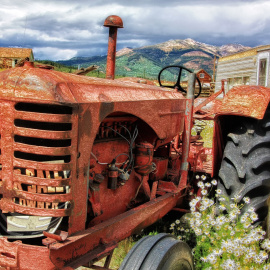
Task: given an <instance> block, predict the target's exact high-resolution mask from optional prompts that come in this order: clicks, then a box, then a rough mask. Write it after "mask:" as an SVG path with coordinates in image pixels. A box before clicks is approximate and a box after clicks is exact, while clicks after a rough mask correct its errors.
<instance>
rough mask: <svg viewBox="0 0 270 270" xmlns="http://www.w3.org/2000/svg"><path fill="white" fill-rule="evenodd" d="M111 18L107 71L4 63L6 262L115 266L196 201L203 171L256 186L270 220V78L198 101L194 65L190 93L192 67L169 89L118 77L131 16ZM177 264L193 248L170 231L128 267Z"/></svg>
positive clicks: (227, 184) (1, 191)
mask: <svg viewBox="0 0 270 270" xmlns="http://www.w3.org/2000/svg"><path fill="white" fill-rule="evenodd" d="M105 26H108V27H109V29H110V35H109V48H108V59H107V75H106V76H107V78H106V79H100V78H91V77H86V76H79V75H74V74H67V73H61V72H57V71H54V70H48V69H44V68H38V67H34V64H33V63H31V62H25V64H24V66H22V67H16V68H12V69H9V70H6V71H3V72H1V73H0V99H1V102H0V109H1V118H0V119H1V129H0V132H1V159H0V163H1V165H0V168H1V170H0V269H12V270H18V269H20V270H31V269H33V270H37V269H40V270H42V269H76V268H77V267H79V266H82V265H88V266H91V267H92V268H94V269H109V261H110V258H111V254H112V251H113V249H114V248H115V247H116V246H117V243H119V242H120V241H122V240H123V239H125V238H127V237H129V236H131V235H133V234H135V233H137V232H140V231H141V230H142V229H143V228H146V227H147V226H149V225H151V224H153V223H154V222H156V221H157V220H159V219H160V218H162V217H163V216H165V215H166V214H167V213H168V212H169V211H171V210H172V209H173V210H175V211H180V212H183V213H185V212H187V211H188V209H187V206H188V202H189V200H190V199H192V197H191V195H190V194H192V193H193V194H196V193H199V192H200V190H197V188H196V176H201V175H204V176H206V177H209V178H215V179H217V180H218V182H219V187H220V188H221V189H222V190H223V191H224V193H225V194H227V195H228V196H235V195H239V196H240V197H241V198H243V196H249V197H250V198H251V205H252V206H254V207H255V208H256V210H257V212H258V214H259V216H260V219H261V220H265V221H266V223H267V220H268V225H267V226H268V229H269V216H268V217H267V214H268V205H269V194H270V192H269V189H270V185H269V183H270V169H269V168H270V166H269V165H270V155H269V152H270V151H269V150H270V117H269V114H270V111H269V108H268V105H269V100H270V89H268V88H265V87H261V86H239V87H235V88H233V89H232V90H230V91H229V92H228V93H227V94H226V95H225V96H224V97H223V99H219V98H217V97H218V96H219V95H221V94H222V90H224V89H222V90H221V91H220V92H217V93H215V94H214V95H212V96H211V97H210V98H208V99H200V98H197V99H196V100H195V102H194V89H195V86H194V85H195V81H196V77H195V74H191V75H190V76H189V84H188V90H187V94H186V96H184V95H183V94H182V93H181V90H184V89H182V87H181V84H180V80H181V73H182V72H183V70H184V68H182V67H174V66H173V67H172V68H174V69H175V68H176V69H178V71H177V72H178V76H176V77H177V79H176V82H175V83H173V84H172V85H171V88H168V87H159V86H154V85H147V84H140V83H134V82H124V81H120V80H114V69H115V68H114V67H115V50H116V35H117V28H119V27H123V23H122V20H121V19H120V18H119V17H117V16H109V17H108V18H107V19H106V21H105ZM170 68H171V67H166V70H165V71H166V72H169V71H168V70H169V69H170ZM165 71H164V70H162V72H165ZM161 77H162V76H161ZM168 86H169V85H168ZM195 120H196V121H202V120H209V121H212V122H213V123H214V131H213V143H212V146H211V147H208V148H206V147H204V145H203V142H202V141H201V139H200V134H199V131H198V134H196V135H191V129H192V127H193V126H194V123H195V125H196V121H195ZM160 246H162V247H163V248H162V249H160ZM106 256H107V260H106V262H105V265H104V267H100V266H99V267H98V266H95V265H94V262H95V261H97V260H99V259H101V258H103V257H106ZM171 265H174V267H175V265H177V267H178V268H173V269H193V263H192V256H191V254H190V251H189V249H188V247H187V246H186V245H185V244H184V243H183V242H180V241H178V240H175V239H174V238H172V237H171V236H169V235H167V234H160V235H158V236H154V237H146V238H144V239H143V240H141V241H140V243H139V245H137V247H136V248H135V249H133V250H132V252H131V254H129V255H128V258H127V259H126V262H125V265H123V266H121V269H125V270H126V269H129V270H130V269H151V270H152V269H153V270H154V269H171Z"/></svg>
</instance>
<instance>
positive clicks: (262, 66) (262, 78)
mask: <svg viewBox="0 0 270 270" xmlns="http://www.w3.org/2000/svg"><path fill="white" fill-rule="evenodd" d="M266 63H267V59H266V58H264V59H260V61H259V80H258V85H261V86H265V85H266Z"/></svg>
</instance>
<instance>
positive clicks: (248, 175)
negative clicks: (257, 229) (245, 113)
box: [218, 110, 270, 229]
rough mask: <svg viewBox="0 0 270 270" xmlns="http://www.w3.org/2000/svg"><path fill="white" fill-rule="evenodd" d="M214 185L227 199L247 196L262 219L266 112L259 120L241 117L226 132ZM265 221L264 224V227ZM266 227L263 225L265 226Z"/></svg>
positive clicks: (268, 171) (269, 155) (268, 164)
mask: <svg viewBox="0 0 270 270" xmlns="http://www.w3.org/2000/svg"><path fill="white" fill-rule="evenodd" d="M219 178H220V181H219V184H218V188H219V189H221V190H222V191H223V194H224V195H226V196H228V197H229V198H233V197H234V198H235V197H236V196H239V199H240V200H241V199H242V198H243V197H245V196H246V197H249V198H250V201H251V202H250V204H248V205H246V207H245V208H244V209H243V210H244V211H246V210H247V208H250V207H254V208H255V210H256V212H257V214H258V215H259V220H260V221H263V220H266V217H267V214H268V206H267V199H268V197H269V195H270V112H269V110H268V112H267V113H266V114H265V117H264V119H263V120H259V121H258V120H252V119H245V120H244V121H242V122H241V124H240V125H238V127H237V128H235V129H234V130H233V131H232V132H231V133H229V134H228V141H227V144H226V147H225V150H224V155H223V161H222V163H221V168H220V171H219ZM268 226H269V224H268V225H267V227H268ZM266 229H267V228H266Z"/></svg>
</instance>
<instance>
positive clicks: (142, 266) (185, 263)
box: [119, 233, 194, 270]
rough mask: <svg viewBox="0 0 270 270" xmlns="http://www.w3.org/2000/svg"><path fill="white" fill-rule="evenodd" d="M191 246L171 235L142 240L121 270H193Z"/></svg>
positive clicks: (159, 235) (149, 237) (126, 259)
mask: <svg viewBox="0 0 270 270" xmlns="http://www.w3.org/2000/svg"><path fill="white" fill-rule="evenodd" d="M193 269H194V265H193V256H192V253H191V250H190V248H189V246H188V245H187V244H186V243H184V242H182V241H179V240H177V239H175V237H173V236H172V235H170V234H165V233H161V234H158V235H154V236H147V237H144V238H142V239H141V240H140V241H139V242H138V243H136V245H135V246H134V247H133V248H132V249H131V250H130V251H129V253H128V255H127V256H126V258H125V259H124V261H123V263H122V264H121V266H120V268H119V270H193Z"/></svg>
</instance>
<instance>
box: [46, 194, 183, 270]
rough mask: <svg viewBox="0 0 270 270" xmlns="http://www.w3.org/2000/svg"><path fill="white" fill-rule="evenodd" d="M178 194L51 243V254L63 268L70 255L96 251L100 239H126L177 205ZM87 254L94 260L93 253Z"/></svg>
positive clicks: (75, 256) (110, 241)
mask: <svg viewBox="0 0 270 270" xmlns="http://www.w3.org/2000/svg"><path fill="white" fill-rule="evenodd" d="M179 197H180V193H178V195H175V194H166V195H164V196H162V197H160V198H158V199H155V200H152V201H150V202H148V203H146V204H144V205H143V206H139V207H137V208H134V209H132V210H130V211H128V212H126V213H123V214H121V215H119V216H117V217H114V218H112V219H111V220H108V221H105V222H103V223H100V224H98V225H96V226H95V227H93V228H90V229H88V230H86V231H85V232H83V233H81V234H77V235H74V236H71V237H69V238H68V239H67V241H66V242H64V243H55V244H52V245H51V246H50V257H51V259H52V261H53V262H54V264H55V265H57V266H58V267H59V268H61V267H63V266H64V265H65V264H66V263H68V262H69V261H70V260H71V258H73V260H76V259H77V258H79V257H80V256H82V255H83V254H85V251H86V250H93V249H94V248H95V247H97V246H98V245H99V243H100V241H101V242H102V243H103V244H104V245H106V244H109V243H113V242H114V241H116V240H117V241H119V240H121V239H124V238H126V237H128V236H129V235H130V232H133V233H135V232H139V231H140V230H141V229H142V228H144V227H145V226H147V225H150V224H152V223H153V222H155V221H156V220H157V219H159V218H161V217H162V216H164V215H165V214H166V213H167V212H168V211H169V210H170V209H172V208H173V207H174V205H175V204H176V202H177V200H178V199H179ZM74 251H76V252H74ZM88 256H89V259H90V260H91V254H89V255H88Z"/></svg>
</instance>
